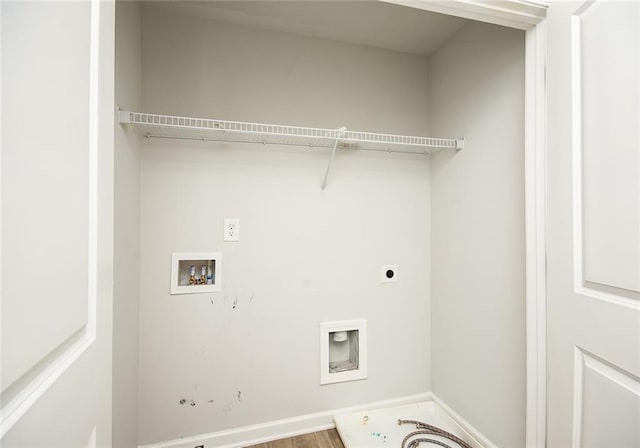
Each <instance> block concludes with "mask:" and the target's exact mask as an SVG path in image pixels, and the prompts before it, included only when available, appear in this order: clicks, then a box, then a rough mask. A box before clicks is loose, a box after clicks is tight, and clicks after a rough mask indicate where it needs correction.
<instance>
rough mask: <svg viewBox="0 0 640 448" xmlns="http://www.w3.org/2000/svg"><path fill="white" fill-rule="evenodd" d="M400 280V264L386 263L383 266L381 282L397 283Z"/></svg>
mask: <svg viewBox="0 0 640 448" xmlns="http://www.w3.org/2000/svg"><path fill="white" fill-rule="evenodd" d="M397 281H398V265H397V264H385V265H383V266H382V270H381V278H380V282H382V283H396V282H397Z"/></svg>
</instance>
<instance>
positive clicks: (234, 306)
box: [233, 296, 238, 310]
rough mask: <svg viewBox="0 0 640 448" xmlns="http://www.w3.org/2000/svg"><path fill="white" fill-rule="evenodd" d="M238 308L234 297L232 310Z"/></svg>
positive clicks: (236, 297) (236, 299)
mask: <svg viewBox="0 0 640 448" xmlns="http://www.w3.org/2000/svg"><path fill="white" fill-rule="evenodd" d="M237 306H238V296H235V297H234V299H233V309H234V310H235V309H236V307H237Z"/></svg>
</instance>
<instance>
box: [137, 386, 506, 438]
mask: <svg viewBox="0 0 640 448" xmlns="http://www.w3.org/2000/svg"><path fill="white" fill-rule="evenodd" d="M430 400H433V395H432V394H431V392H425V393H422V394H417V395H410V396H407V397H401V398H393V399H390V400H383V401H377V402H374V403H367V404H363V405H358V406H351V407H348V408H342V409H332V410H330V411H324V412H317V413H314V414H306V415H301V416H298V417H292V418H285V419H282V420H275V421H271V422H265V423H259V424H257V425H250V426H243V427H240V428H233V429H226V430H224V431H217V432H211V433H208V434H200V435H197V436H191V437H184V438H181V439H175V440H168V441H165V442H158V443H151V444H148V445H141V446H140V448H194V447H196V446H199V445H203V446H204V448H214V447H215V448H241V447H245V446H249V445H256V444H258V443H265V442H270V441H272V440H278V439H284V438H287V437H294V436H298V435H301V434H308V433H311V432H316V431H323V430H326V429H331V428H335V423H334V422H333V416H334V415H336V414H346V413H350V412H358V411H364V410H369V409H380V408H386V407H393V406H402V405H406V404H413V403H420V402H423V401H430ZM438 404H440V403H438ZM440 406H442V404H440ZM442 407H443V409H446V410H447V412H448V408H444V406H442ZM455 415H457V414H455ZM452 418H454V419H455V417H454V416H453V415H452ZM456 421H458V420H456ZM460 424H461V425H462V423H460ZM468 426H469V427H471V425H468ZM464 428H465V429H467V426H464ZM469 432H470V433H471V434H473V435H474V437H475V434H476V433H475V432H474V433H472V432H471V431H469ZM478 440H479V441H482V440H485V439H484V438H482V439H481V438H478ZM486 447H487V448H495V447H494V445H486Z"/></svg>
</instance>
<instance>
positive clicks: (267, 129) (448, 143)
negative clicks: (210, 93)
mask: <svg viewBox="0 0 640 448" xmlns="http://www.w3.org/2000/svg"><path fill="white" fill-rule="evenodd" d="M119 121H120V123H125V124H132V125H135V126H136V127H137V128H139V129H140V130H141V131H142V133H143V135H145V136H146V137H149V138H170V139H187V140H200V141H229V142H242V143H262V144H274V145H291V146H304V147H311V148H333V147H334V146H335V145H336V143H337V147H338V148H340V149H362V150H373V151H388V152H403V153H412V154H413V153H415V154H431V153H433V152H435V151H438V150H440V149H462V148H463V147H464V140H463V139H454V138H433V137H417V136H410V135H395V134H380V133H375V132H361V131H351V130H347V129H345V128H341V129H323V128H308V127H300V126H286V125H276V124H264V123H249V122H243V121H226V120H214V119H209V118H192V117H179V116H171V115H158V114H147V113H141V112H129V111H119Z"/></svg>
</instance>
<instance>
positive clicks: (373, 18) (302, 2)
mask: <svg viewBox="0 0 640 448" xmlns="http://www.w3.org/2000/svg"><path fill="white" fill-rule="evenodd" d="M144 4H145V6H146V7H152V8H156V9H162V10H168V11H171V12H174V13H180V14H185V15H194V16H198V17H205V18H209V19H212V20H217V21H222V22H227V23H233V24H237V25H243V26H250V27H255V28H261V29H266V30H273V31H281V32H286V33H294V34H299V35H303V36H308V37H317V38H321V39H331V40H337V41H341V42H348V43H353V44H359V45H367V46H371V47H377V48H384V49H387V50H392V51H399V52H403V53H411V54H416V55H422V56H429V55H430V54H431V53H433V52H434V51H435V50H436V49H438V48H439V47H440V46H441V45H442V44H443V43H444V42H446V41H447V40H448V39H449V38H451V36H453V35H454V34H455V33H456V32H457V31H458V30H459V29H460V28H462V26H463V25H464V24H465V23H467V20H466V19H461V18H458V17H453V16H447V15H444V14H437V13H433V12H429V11H423V10H420V9H414V8H409V7H405V6H399V5H394V4H390V3H385V2H382V1H371V0H368V1H363V0H361V1H310V0H298V1H199V2H198V1H169V2H163V1H159V2H145V3H144Z"/></svg>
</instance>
